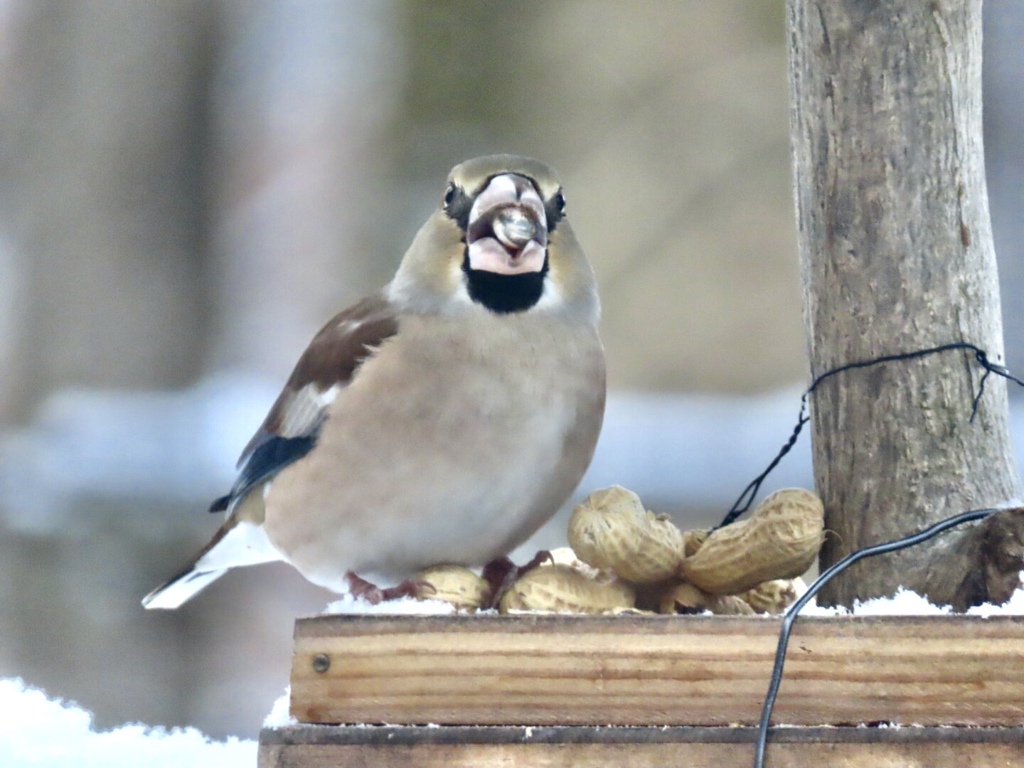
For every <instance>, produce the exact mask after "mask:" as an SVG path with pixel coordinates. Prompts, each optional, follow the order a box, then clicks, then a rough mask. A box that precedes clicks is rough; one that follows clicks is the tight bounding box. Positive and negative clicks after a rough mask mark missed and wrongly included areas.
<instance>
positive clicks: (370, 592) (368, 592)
mask: <svg viewBox="0 0 1024 768" xmlns="http://www.w3.org/2000/svg"><path fill="white" fill-rule="evenodd" d="M345 581H346V582H347V583H348V591H349V594H351V595H352V597H356V598H359V599H361V600H365V601H366V602H368V603H369V604H370V605H379V604H380V603H383V602H384V601H386V600H398V599H399V598H402V597H415V598H417V599H419V598H421V597H429V596H430V595H431V594H432V593H433V592H434V587H433V586H432V585H431V584H429V583H428V582H426V581H423V580H417V579H406V580H405V581H403V582H401V583H400V584H396V585H395V586H393V587H385V588H384V589H381V588H380V587H378V586H377V585H376V584H374V583H372V582H369V581H367V580H366V579H364V578H362V577H361V576H358V575H356V574H355V573H352V571H349V572H348V573H346V574H345Z"/></svg>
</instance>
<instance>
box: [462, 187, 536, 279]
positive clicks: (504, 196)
mask: <svg viewBox="0 0 1024 768" xmlns="http://www.w3.org/2000/svg"><path fill="white" fill-rule="evenodd" d="M466 245H467V249H468V256H469V266H470V268H471V269H476V270H483V271H486V272H495V273H497V274H500V275H518V274H523V273H527V272H540V271H541V270H542V269H543V268H544V261H545V258H546V256H547V245H548V227H547V216H546V214H545V213H544V202H543V201H542V200H541V198H540V195H539V194H538V193H537V190H536V189H535V188H534V186H533V183H532V182H531V181H530V180H529V179H526V178H524V177H523V176H519V175H517V174H514V173H505V174H502V175H500V176H495V177H494V178H493V179H491V180H490V181H489V182H488V184H487V186H486V187H485V188H484V190H483V191H482V192H481V193H480V194H479V195H477V198H476V200H475V201H474V202H473V207H472V208H471V209H470V212H469V226H468V227H467V230H466Z"/></svg>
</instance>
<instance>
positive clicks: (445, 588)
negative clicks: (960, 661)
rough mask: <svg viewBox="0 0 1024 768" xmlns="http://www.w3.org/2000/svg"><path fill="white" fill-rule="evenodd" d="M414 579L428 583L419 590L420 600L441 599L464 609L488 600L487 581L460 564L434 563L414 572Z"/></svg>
mask: <svg viewBox="0 0 1024 768" xmlns="http://www.w3.org/2000/svg"><path fill="white" fill-rule="evenodd" d="M415 580H416V581H422V582H426V584H428V585H429V587H427V588H425V589H422V590H420V594H418V595H417V597H418V598H419V599H420V600H443V601H444V602H446V603H451V604H452V605H454V606H455V607H456V608H462V609H465V610H476V609H478V608H482V607H484V606H485V605H487V604H488V602H489V601H490V597H491V587H490V585H489V584H488V583H487V581H486V580H485V579H484V578H482V577H481V576H478V575H477V574H475V573H474V572H473V571H471V570H470V569H469V568H466V567H465V566H462V565H434V566H431V567H430V568H425V569H423V570H422V571H420V572H419V573H418V574H416V577H415Z"/></svg>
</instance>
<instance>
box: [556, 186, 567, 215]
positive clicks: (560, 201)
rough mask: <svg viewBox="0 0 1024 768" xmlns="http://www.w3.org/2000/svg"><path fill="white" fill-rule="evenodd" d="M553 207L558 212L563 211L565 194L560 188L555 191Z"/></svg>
mask: <svg viewBox="0 0 1024 768" xmlns="http://www.w3.org/2000/svg"><path fill="white" fill-rule="evenodd" d="M555 208H556V209H557V210H558V212H559V213H565V195H564V194H562V190H558V192H556V193H555Z"/></svg>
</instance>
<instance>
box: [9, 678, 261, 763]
mask: <svg viewBox="0 0 1024 768" xmlns="http://www.w3.org/2000/svg"><path fill="white" fill-rule="evenodd" d="M256 747H257V745H256V742H254V741H242V740H240V739H234V738H232V739H228V741H226V742H212V741H210V740H209V739H208V738H206V736H204V735H203V734H202V733H200V732H199V731H198V730H196V729H195V728H186V729H183V730H182V729H175V730H171V731H168V730H165V729H163V728H150V727H148V726H145V725H137V724H131V725H122V726H121V727H120V728H114V729H113V730H110V731H96V730H94V729H93V726H92V714H91V713H89V712H87V711H86V710H84V709H81V708H79V707H77V706H75V705H74V704H68V703H66V702H63V701H59V700H54V699H50V698H48V697H47V695H46V694H45V693H43V691H40V690H38V689H36V688H29V687H27V686H26V685H25V684H24V683H23V682H22V681H21V680H17V679H14V680H0V766H4V768H129V766H131V768H136V767H137V766H139V765H145V766H146V768H243V767H244V768H253V766H255V765H256Z"/></svg>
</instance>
